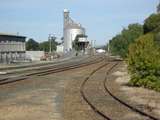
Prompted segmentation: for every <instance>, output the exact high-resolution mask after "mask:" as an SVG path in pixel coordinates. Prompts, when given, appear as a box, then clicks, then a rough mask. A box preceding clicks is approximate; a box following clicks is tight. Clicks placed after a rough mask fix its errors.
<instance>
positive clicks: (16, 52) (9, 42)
mask: <svg viewBox="0 0 160 120" xmlns="http://www.w3.org/2000/svg"><path fill="white" fill-rule="evenodd" d="M25 39H26V37H24V36H18V35H10V34H2V33H0V63H10V62H12V61H18V60H24V59H25V51H26V47H25Z"/></svg>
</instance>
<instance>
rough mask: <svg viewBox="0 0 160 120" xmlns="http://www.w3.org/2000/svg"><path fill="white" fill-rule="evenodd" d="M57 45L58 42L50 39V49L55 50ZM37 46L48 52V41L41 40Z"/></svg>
mask: <svg viewBox="0 0 160 120" xmlns="http://www.w3.org/2000/svg"><path fill="white" fill-rule="evenodd" d="M57 45H58V43H57V42H56V41H55V40H51V48H52V51H56V49H57ZM39 47H40V50H43V51H45V52H49V50H50V42H49V41H44V42H41V43H40V45H39Z"/></svg>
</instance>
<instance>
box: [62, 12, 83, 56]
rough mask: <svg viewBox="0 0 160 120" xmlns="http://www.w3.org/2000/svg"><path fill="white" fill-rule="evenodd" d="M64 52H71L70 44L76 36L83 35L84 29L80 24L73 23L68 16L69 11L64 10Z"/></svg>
mask: <svg viewBox="0 0 160 120" xmlns="http://www.w3.org/2000/svg"><path fill="white" fill-rule="evenodd" d="M63 14H64V28H63V36H64V50H63V51H64V52H65V53H66V52H69V51H71V50H72V43H73V41H74V40H75V38H76V36H77V35H85V28H83V27H82V26H81V24H79V23H76V22H74V21H73V20H72V19H71V18H70V16H69V10H67V9H64V12H63Z"/></svg>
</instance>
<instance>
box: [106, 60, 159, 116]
mask: <svg viewBox="0 0 160 120" xmlns="http://www.w3.org/2000/svg"><path fill="white" fill-rule="evenodd" d="M112 77H115V79H114V80H112V81H110V82H109V83H110V84H112V85H116V86H117V87H116V88H115V87H114V88H110V89H111V90H116V91H119V92H118V93H115V94H116V95H117V96H119V97H120V98H121V99H122V100H124V101H127V102H128V103H129V104H131V105H133V106H136V108H138V109H140V110H142V111H144V112H146V113H148V114H150V115H153V116H155V117H157V118H160V93H159V92H156V91H153V90H149V89H145V88H142V87H141V88H138V87H129V86H127V85H126V84H127V83H128V82H129V80H130V75H129V74H128V72H127V66H126V64H125V63H124V62H123V63H121V64H119V65H118V67H117V69H116V70H114V72H113V73H112ZM124 96H125V97H124Z"/></svg>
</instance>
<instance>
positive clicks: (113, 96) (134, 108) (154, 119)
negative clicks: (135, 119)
mask: <svg viewBox="0 0 160 120" xmlns="http://www.w3.org/2000/svg"><path fill="white" fill-rule="evenodd" d="M117 65H118V62H117V63H115V64H114V65H113V66H112V67H111V69H110V70H109V71H107V72H106V77H105V79H104V81H103V85H104V88H105V91H106V92H107V93H108V94H109V95H110V96H111V97H112V98H113V99H114V100H116V101H118V102H119V103H120V104H122V105H124V106H126V107H127V108H129V109H130V110H132V111H134V112H136V113H138V114H140V115H142V116H144V117H147V118H150V119H151V120H160V119H159V118H156V117H154V116H152V115H149V114H148V113H145V112H143V111H141V110H139V109H137V108H136V107H134V106H132V105H130V104H129V103H127V102H125V101H124V100H122V99H120V98H119V97H117V96H116V95H114V94H113V93H112V92H111V90H109V88H108V87H107V84H106V83H107V80H108V75H109V73H110V72H111V71H112V70H113V69H114V68H115V66H117Z"/></svg>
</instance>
